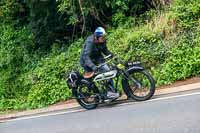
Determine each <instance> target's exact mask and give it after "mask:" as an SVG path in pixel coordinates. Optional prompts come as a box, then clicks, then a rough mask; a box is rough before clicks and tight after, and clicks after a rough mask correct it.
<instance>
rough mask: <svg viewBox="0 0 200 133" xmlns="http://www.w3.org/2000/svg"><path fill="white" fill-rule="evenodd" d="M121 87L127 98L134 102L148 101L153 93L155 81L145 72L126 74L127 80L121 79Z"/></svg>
mask: <svg viewBox="0 0 200 133" xmlns="http://www.w3.org/2000/svg"><path fill="white" fill-rule="evenodd" d="M122 85H123V88H124V90H126V94H127V95H128V97H131V98H132V99H134V100H136V101H144V100H148V99H150V98H151V97H152V96H153V95H154V93H155V81H154V79H153V77H152V76H151V75H150V73H148V72H147V71H145V70H138V71H130V72H128V78H124V79H123V81H122Z"/></svg>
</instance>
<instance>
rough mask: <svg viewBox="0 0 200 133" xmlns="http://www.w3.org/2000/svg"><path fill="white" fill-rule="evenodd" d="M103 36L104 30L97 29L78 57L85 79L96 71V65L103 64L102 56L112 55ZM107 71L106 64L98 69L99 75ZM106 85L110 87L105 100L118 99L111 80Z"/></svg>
mask: <svg viewBox="0 0 200 133" xmlns="http://www.w3.org/2000/svg"><path fill="white" fill-rule="evenodd" d="M105 35H106V32H105V29H104V28H102V27H98V28H97V29H96V30H95V32H94V34H92V35H90V36H89V37H88V38H87V40H86V41H85V43H84V46H83V49H82V52H81V57H80V64H81V66H82V67H83V68H84V70H85V73H86V76H87V77H92V76H93V74H94V72H96V71H97V69H98V67H97V65H98V64H102V63H105V59H104V58H103V55H105V56H108V55H112V53H111V52H110V51H109V50H108V49H107V46H106V39H105ZM109 70H110V68H109V67H108V65H107V64H105V65H103V66H102V67H100V68H99V72H101V73H104V72H107V71H109ZM108 83H109V84H110V87H108V91H107V98H111V99H115V98H118V97H119V93H118V92H115V89H114V83H113V80H109V81H108Z"/></svg>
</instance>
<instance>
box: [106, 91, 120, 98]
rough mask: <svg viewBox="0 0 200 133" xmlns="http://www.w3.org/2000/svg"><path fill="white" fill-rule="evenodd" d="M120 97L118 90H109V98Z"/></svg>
mask: <svg viewBox="0 0 200 133" xmlns="http://www.w3.org/2000/svg"><path fill="white" fill-rule="evenodd" d="M118 97H119V93H118V92H112V91H107V98H108V99H117V98H118Z"/></svg>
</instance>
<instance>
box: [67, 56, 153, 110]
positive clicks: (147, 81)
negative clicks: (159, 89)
mask: <svg viewBox="0 0 200 133" xmlns="http://www.w3.org/2000/svg"><path fill="white" fill-rule="evenodd" d="M105 60H106V62H105V63H106V64H108V65H109V67H110V71H108V72H105V73H98V72H97V73H95V74H94V75H93V76H92V77H90V78H88V77H84V76H82V75H81V74H80V73H79V72H71V73H69V74H67V77H66V78H67V79H66V80H67V85H68V86H69V88H71V89H72V94H73V96H74V97H75V99H76V100H77V102H78V103H79V104H80V105H81V106H82V107H83V108H85V109H94V108H96V107H97V106H98V105H99V104H101V103H107V102H109V103H110V102H112V101H114V100H116V99H108V98H107V97H106V93H107V90H108V88H109V87H110V84H109V83H108V80H110V79H113V81H114V87H115V90H116V91H120V92H122V90H123V91H124V93H125V94H126V96H127V98H128V99H129V98H131V99H134V100H136V101H144V100H148V99H150V98H151V97H152V96H153V95H154V92H155V81H154V79H153V77H152V76H151V74H150V73H149V72H147V71H146V70H145V69H144V67H143V66H142V65H141V63H140V62H124V61H122V60H121V59H120V58H118V57H117V56H115V57H112V58H111V55H109V56H106V57H105ZM105 63H103V64H100V65H99V66H98V68H101V67H102V66H103V65H105ZM119 81H121V84H119ZM120 88H122V89H121V90H120ZM121 95H122V94H121Z"/></svg>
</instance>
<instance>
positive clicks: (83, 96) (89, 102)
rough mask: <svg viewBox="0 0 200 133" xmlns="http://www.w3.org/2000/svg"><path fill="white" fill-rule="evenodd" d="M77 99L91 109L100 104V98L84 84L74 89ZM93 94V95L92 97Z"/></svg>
mask: <svg viewBox="0 0 200 133" xmlns="http://www.w3.org/2000/svg"><path fill="white" fill-rule="evenodd" d="M72 93H73V95H74V96H75V97H76V101H77V102H78V103H79V104H80V105H81V106H82V107H83V108H85V109H87V110H91V109H95V108H96V107H97V106H98V99H97V97H94V95H92V94H91V93H90V92H89V89H88V87H87V86H85V85H82V86H80V87H78V88H77V89H74V90H73V91H72ZM92 96H93V97H92Z"/></svg>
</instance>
